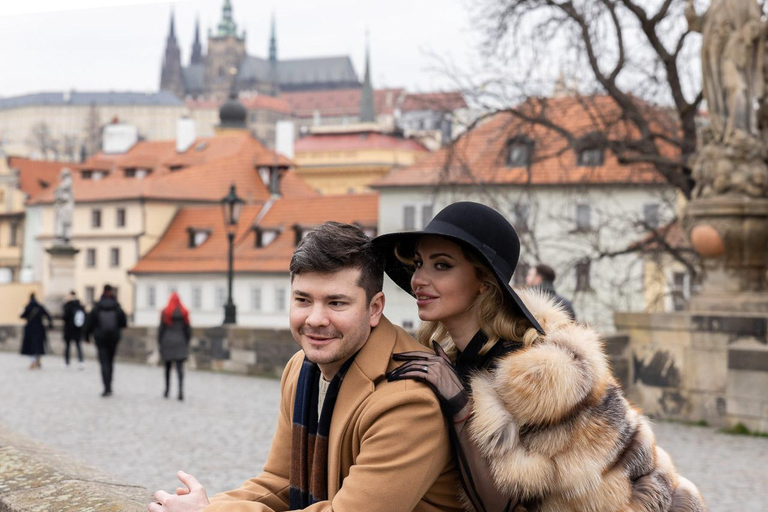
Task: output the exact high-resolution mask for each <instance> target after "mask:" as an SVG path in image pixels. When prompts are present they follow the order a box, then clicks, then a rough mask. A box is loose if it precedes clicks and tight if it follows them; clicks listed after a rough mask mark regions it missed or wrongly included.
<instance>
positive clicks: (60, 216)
mask: <svg viewBox="0 0 768 512" xmlns="http://www.w3.org/2000/svg"><path fill="white" fill-rule="evenodd" d="M53 209H54V231H53V233H54V236H55V237H56V240H57V241H59V242H63V243H64V244H65V245H66V244H69V240H70V238H71V236H72V216H73V214H74V211H75V194H74V191H73V189H72V173H71V172H70V170H69V169H67V168H66V167H65V168H64V169H62V170H61V178H60V179H59V186H58V187H56V190H55V192H54V194H53Z"/></svg>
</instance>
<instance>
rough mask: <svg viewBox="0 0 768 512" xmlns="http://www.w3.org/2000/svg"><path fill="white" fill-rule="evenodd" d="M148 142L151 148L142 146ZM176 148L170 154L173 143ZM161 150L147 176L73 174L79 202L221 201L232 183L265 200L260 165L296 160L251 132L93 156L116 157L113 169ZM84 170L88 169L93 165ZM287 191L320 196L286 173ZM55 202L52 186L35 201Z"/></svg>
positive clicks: (246, 194) (250, 196)
mask: <svg viewBox="0 0 768 512" xmlns="http://www.w3.org/2000/svg"><path fill="white" fill-rule="evenodd" d="M201 142H205V143H206V144H207V146H206V149H204V150H201V151H199V152H198V153H201V155H197V154H194V153H192V152H196V151H197V150H196V149H195V146H196V145H198V144H200V143H201ZM144 145H147V146H146V147H142V146H144ZM169 145H170V146H172V147H173V150H172V152H170V151H169V150H168V147H169ZM152 149H154V150H155V151H156V152H157V153H156V157H155V158H156V160H155V161H156V167H155V168H154V170H153V172H152V173H151V174H150V175H149V176H147V177H145V178H143V179H137V178H126V177H124V175H123V173H122V172H115V171H113V172H111V173H110V174H109V175H107V176H106V177H104V178H103V179H101V180H92V179H83V178H82V177H81V176H80V175H79V174H78V173H74V176H73V189H74V193H75V202H83V201H85V202H88V201H109V200H116V199H135V198H153V199H171V200H190V201H214V202H215V201H218V200H219V199H221V198H222V197H223V196H224V195H226V193H227V191H228V189H229V185H230V184H232V183H235V184H236V185H237V191H238V195H240V196H241V197H243V198H244V199H246V200H247V201H261V200H266V199H267V198H268V197H269V191H268V190H267V188H266V187H265V186H264V184H263V182H262V181H261V178H260V177H259V174H258V171H257V167H259V166H261V165H271V166H274V165H275V162H277V163H278V165H279V166H281V167H288V166H289V165H291V161H290V160H288V159H287V158H285V157H283V156H281V155H280V156H277V155H276V154H275V153H274V152H273V151H271V150H268V149H266V148H264V146H262V145H261V143H260V142H259V141H257V140H256V139H254V138H252V137H251V136H250V135H248V134H244V135H239V134H238V135H228V136H219V137H213V138H210V139H198V141H196V142H195V144H194V145H193V146H192V148H191V149H189V150H187V151H186V152H185V153H181V154H176V150H175V142H174V141H170V142H167V141H166V142H159V143H158V142H139V143H138V144H136V146H134V148H132V150H131V151H129V152H128V153H126V154H125V155H114V156H113V155H103V154H101V153H100V154H99V155H96V156H95V157H94V160H95V161H97V162H105V161H109V160H111V161H112V165H113V168H114V167H119V168H129V167H132V166H134V164H135V163H136V162H138V161H139V160H140V159H146V158H148V157H149V156H151V155H152V151H151V150H152ZM171 165H181V166H182V169H180V170H177V171H171V170H170V169H169V166H171ZM80 167H81V168H92V167H89V163H88V162H86V164H83V165H81V166H80ZM281 185H282V191H283V193H284V194H285V195H286V196H299V197H307V196H315V195H317V192H315V191H314V190H312V188H311V187H309V185H306V184H305V183H303V182H301V180H300V178H298V177H296V176H293V173H292V172H290V171H289V172H287V173H286V175H285V177H284V179H283V182H282V184H281ZM52 201H53V189H49V190H46V191H43V192H42V193H41V194H39V196H38V197H37V198H36V199H35V202H38V203H50V202H52Z"/></svg>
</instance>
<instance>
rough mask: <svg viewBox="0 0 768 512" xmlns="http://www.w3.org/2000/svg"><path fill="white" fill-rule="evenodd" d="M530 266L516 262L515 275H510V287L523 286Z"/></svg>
mask: <svg viewBox="0 0 768 512" xmlns="http://www.w3.org/2000/svg"><path fill="white" fill-rule="evenodd" d="M530 268H531V266H530V265H529V264H528V263H526V262H525V261H523V260H520V261H518V262H517V267H516V268H515V273H514V274H513V275H512V286H525V278H526V276H527V275H528V270H529V269H530Z"/></svg>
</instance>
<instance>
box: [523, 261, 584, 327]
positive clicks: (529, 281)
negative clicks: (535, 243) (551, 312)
mask: <svg viewBox="0 0 768 512" xmlns="http://www.w3.org/2000/svg"><path fill="white" fill-rule="evenodd" d="M556 277H557V274H555V269H553V268H552V267H550V266H549V265H544V264H543V263H540V264H538V265H536V266H535V267H531V268H530V269H528V274H526V276H525V285H526V286H528V287H530V288H536V289H538V290H541V291H542V292H544V294H545V295H547V296H548V297H551V298H552V299H554V301H555V303H556V304H557V305H558V306H561V307H562V308H563V309H564V310H565V312H566V313H568V316H570V317H571V320H576V312H575V311H574V310H573V304H571V301H569V300H568V299H566V298H565V297H563V296H561V295H558V293H557V292H556V291H555V278H556Z"/></svg>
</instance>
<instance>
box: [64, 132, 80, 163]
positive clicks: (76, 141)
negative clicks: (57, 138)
mask: <svg viewBox="0 0 768 512" xmlns="http://www.w3.org/2000/svg"><path fill="white" fill-rule="evenodd" d="M61 148H62V149H61V152H62V154H63V156H64V158H66V159H67V160H68V161H70V162H76V161H77V160H78V158H79V151H80V138H79V137H78V136H77V135H71V134H69V135H64V136H63V137H62V138H61Z"/></svg>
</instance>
